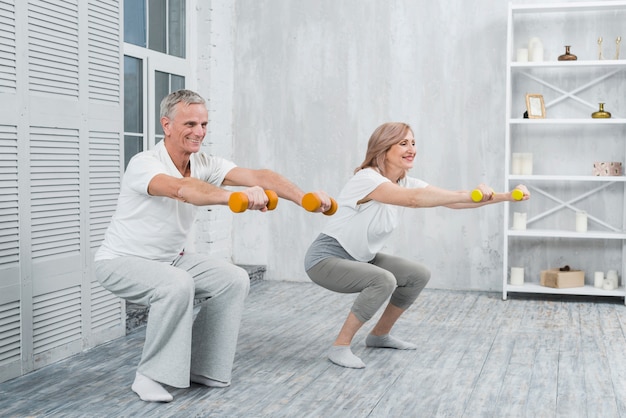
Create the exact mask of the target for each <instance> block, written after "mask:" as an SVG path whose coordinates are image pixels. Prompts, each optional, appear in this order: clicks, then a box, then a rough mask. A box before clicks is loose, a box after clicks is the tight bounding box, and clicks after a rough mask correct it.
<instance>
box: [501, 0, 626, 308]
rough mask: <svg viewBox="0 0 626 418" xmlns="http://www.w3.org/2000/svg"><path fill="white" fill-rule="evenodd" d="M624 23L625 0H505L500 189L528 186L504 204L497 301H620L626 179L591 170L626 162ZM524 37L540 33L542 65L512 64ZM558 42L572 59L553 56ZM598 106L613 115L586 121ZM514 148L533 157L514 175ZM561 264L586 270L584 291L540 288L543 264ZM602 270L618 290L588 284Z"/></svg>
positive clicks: (625, 266) (625, 294) (624, 293)
mask: <svg viewBox="0 0 626 418" xmlns="http://www.w3.org/2000/svg"><path fill="white" fill-rule="evenodd" d="M624 22H626V1H601V2H589V1H588V2H572V3H558V4H532V5H514V4H510V5H509V15H508V34H507V35H508V39H507V57H506V58H507V73H506V95H507V97H506V134H505V158H504V160H505V161H504V172H505V179H504V180H505V181H504V187H505V190H511V189H513V188H514V187H515V186H516V185H517V184H520V183H522V184H525V185H526V186H527V187H528V188H529V190H530V192H531V199H530V200H528V201H526V202H521V203H506V204H505V211H504V251H503V261H504V263H503V282H502V289H503V291H502V296H503V299H504V300H506V299H507V295H508V294H509V293H515V292H519V293H542V294H563V295H588V296H614V297H621V298H624V303H626V287H625V286H624V280H623V278H622V274H624V272H625V271H626V177H624V176H594V175H592V168H593V162H594V161H619V162H622V164H623V165H624V167H625V168H626V59H625V58H626V47H625V48H624V51H623V52H622V53H621V55H620V57H616V55H617V51H618V44H619V42H618V41H617V36H623V37H624V38H625V40H626V25H624ZM619 31H623V32H624V33H619ZM531 37H539V38H540V39H541V41H542V43H543V47H544V58H543V61H541V62H515V61H516V56H517V55H516V51H517V49H518V48H522V47H526V46H527V45H528V41H529V39H530V38H531ZM600 37H602V39H603V41H602V43H600V42H599V38H600ZM565 45H569V46H571V53H572V54H575V55H577V57H578V59H577V60H576V61H558V57H559V55H561V54H563V53H564V52H565ZM600 47H602V57H601V56H600V51H599V49H600ZM616 58H618V59H616ZM527 93H529V94H541V95H542V96H543V97H544V101H545V107H546V117H545V118H544V119H524V118H523V113H524V111H525V110H526V105H525V97H526V94H527ZM599 103H605V110H606V111H608V112H611V114H612V117H611V118H610V119H594V118H592V117H591V113H592V112H595V111H597V110H598V109H599ZM515 152H527V153H528V152H530V153H532V154H533V170H532V174H529V175H518V174H516V175H514V174H511V171H512V170H511V168H512V164H511V163H512V153H515ZM577 211H585V212H586V213H587V216H588V229H587V232H576V228H575V221H574V219H575V213H576V212H577ZM514 212H525V213H526V216H527V224H526V225H527V226H526V229H525V230H514V229H512V226H513V225H512V219H513V213H514ZM564 265H569V266H570V267H571V268H573V269H577V270H584V271H585V286H584V287H575V288H565V289H555V288H550V287H545V286H541V285H540V284H539V276H540V271H541V270H546V269H549V268H556V267H563V266H564ZM513 266H515V267H524V271H525V278H524V285H522V286H518V285H511V284H510V281H509V277H510V270H511V267H513ZM608 270H618V273H619V281H620V285H619V287H618V288H617V289H614V290H604V289H602V288H597V287H594V284H593V281H594V279H593V275H594V271H604V272H606V271H608Z"/></svg>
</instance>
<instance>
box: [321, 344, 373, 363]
mask: <svg viewBox="0 0 626 418" xmlns="http://www.w3.org/2000/svg"><path fill="white" fill-rule="evenodd" d="M328 359H329V360H330V361H332V362H333V363H335V364H336V365H338V366H342V367H349V368H351V369H362V368H364V367H365V363H363V361H362V360H361V359H360V358H358V357H357V356H355V355H354V354H353V353H352V350H350V346H347V345H333V346H332V347H330V351H329V352H328Z"/></svg>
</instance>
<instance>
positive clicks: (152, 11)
mask: <svg viewBox="0 0 626 418" xmlns="http://www.w3.org/2000/svg"><path fill="white" fill-rule="evenodd" d="M166 1H167V0H149V3H148V15H149V19H148V48H149V49H152V50H153V51H159V52H163V53H166V52H167V45H166V42H167V21H166V15H167V13H166Z"/></svg>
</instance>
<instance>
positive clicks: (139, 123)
mask: <svg viewBox="0 0 626 418" xmlns="http://www.w3.org/2000/svg"><path fill="white" fill-rule="evenodd" d="M189 2H190V0H125V1H124V167H126V166H127V165H128V162H129V161H130V159H131V158H132V156H133V155H135V154H137V153H139V152H141V151H143V150H146V149H150V148H151V147H152V146H154V144H156V143H157V142H159V141H160V140H162V139H163V129H162V128H161V121H160V103H161V100H162V99H163V98H164V97H165V96H167V95H168V94H169V93H170V92H172V91H175V90H179V89H182V88H185V87H187V86H188V85H189V81H188V80H189V77H190V74H191V66H192V64H191V62H190V60H189V59H188V58H186V57H187V55H188V54H187V52H186V51H187V48H188V47H187V39H188V36H187V34H188V33H189V31H190V28H189V27H188V25H187V22H188V21H190V19H188V18H187V10H191V8H190V7H189V5H188V3H189Z"/></svg>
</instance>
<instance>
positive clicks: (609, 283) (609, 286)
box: [602, 279, 614, 290]
mask: <svg viewBox="0 0 626 418" xmlns="http://www.w3.org/2000/svg"><path fill="white" fill-rule="evenodd" d="M602 289H604V290H613V289H614V287H613V282H612V281H611V280H609V279H604V283H603V284H602Z"/></svg>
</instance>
